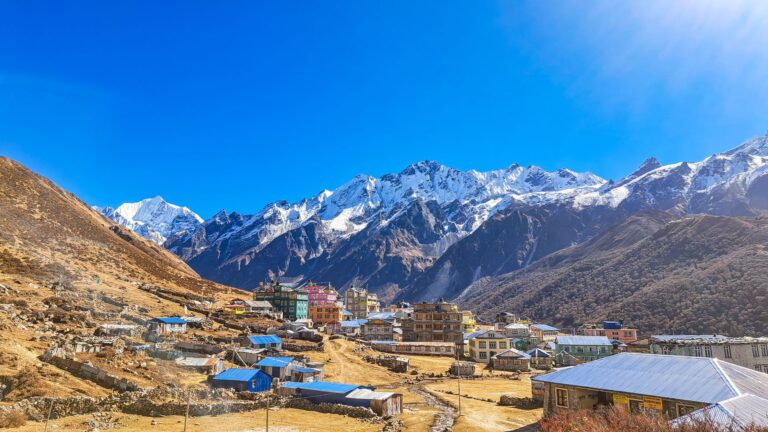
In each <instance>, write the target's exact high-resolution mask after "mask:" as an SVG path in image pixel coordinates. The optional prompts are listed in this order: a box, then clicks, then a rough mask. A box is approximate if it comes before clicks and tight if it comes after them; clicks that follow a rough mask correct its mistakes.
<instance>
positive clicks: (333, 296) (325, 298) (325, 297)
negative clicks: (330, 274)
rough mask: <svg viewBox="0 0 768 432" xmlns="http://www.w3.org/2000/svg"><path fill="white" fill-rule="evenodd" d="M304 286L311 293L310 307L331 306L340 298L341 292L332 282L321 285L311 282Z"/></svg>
mask: <svg viewBox="0 0 768 432" xmlns="http://www.w3.org/2000/svg"><path fill="white" fill-rule="evenodd" d="M303 288H304V289H305V290H307V292H308V293H309V307H312V306H331V305H333V304H335V303H336V302H337V301H338V300H339V293H338V292H336V290H335V289H333V287H332V286H331V284H330V283H328V284H325V285H321V284H316V283H312V282H310V283H309V284H308V285H306V286H304V287H303Z"/></svg>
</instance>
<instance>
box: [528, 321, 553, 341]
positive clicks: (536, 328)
mask: <svg viewBox="0 0 768 432" xmlns="http://www.w3.org/2000/svg"><path fill="white" fill-rule="evenodd" d="M528 330H529V332H530V338H531V342H532V343H533V344H538V343H539V342H553V341H554V340H555V338H556V337H557V334H558V333H560V329H558V328H557V327H552V326H551V325H547V324H531V325H530V326H529V327H528Z"/></svg>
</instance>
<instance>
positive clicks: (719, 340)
mask: <svg viewBox="0 0 768 432" xmlns="http://www.w3.org/2000/svg"><path fill="white" fill-rule="evenodd" d="M649 350H650V352H651V354H670V355H681V356H692V357H711V358H717V359H720V360H723V361H726V362H729V363H733V364H737V365H739V366H744V367H746V368H749V369H754V370H756V371H758V372H765V373H768V337H733V338H732V337H728V336H723V335H656V336H651V338H650V341H649Z"/></svg>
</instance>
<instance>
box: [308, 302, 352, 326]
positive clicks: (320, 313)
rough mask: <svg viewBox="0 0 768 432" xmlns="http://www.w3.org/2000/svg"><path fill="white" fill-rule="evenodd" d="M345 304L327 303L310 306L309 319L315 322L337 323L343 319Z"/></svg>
mask: <svg viewBox="0 0 768 432" xmlns="http://www.w3.org/2000/svg"><path fill="white" fill-rule="evenodd" d="M343 310H344V306H341V305H338V304H327V305H322V306H310V307H309V319H311V320H312V322H313V323H315V324H336V323H340V322H341V321H342V317H343V315H342V313H341V312H342V311H343Z"/></svg>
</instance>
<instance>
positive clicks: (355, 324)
mask: <svg viewBox="0 0 768 432" xmlns="http://www.w3.org/2000/svg"><path fill="white" fill-rule="evenodd" d="M367 322H368V320H366V319H357V320H349V321H342V322H341V327H360V326H361V325H363V324H365V323H367Z"/></svg>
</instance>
